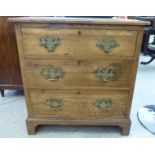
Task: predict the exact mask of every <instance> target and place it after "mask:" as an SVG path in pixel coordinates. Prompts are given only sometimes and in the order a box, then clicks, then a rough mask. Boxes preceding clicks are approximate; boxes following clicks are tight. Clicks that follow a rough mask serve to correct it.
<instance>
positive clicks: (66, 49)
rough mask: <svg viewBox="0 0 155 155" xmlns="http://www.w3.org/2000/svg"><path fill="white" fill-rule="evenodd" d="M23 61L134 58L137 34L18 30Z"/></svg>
mask: <svg viewBox="0 0 155 155" xmlns="http://www.w3.org/2000/svg"><path fill="white" fill-rule="evenodd" d="M21 32H22V39H23V49H24V55H25V57H34V58H35V57H41V58H44V57H45V58H46V57H47V58H49V57H52V58H54V57H55V58H83V59H99V58H100V59H102V58H104V57H105V56H106V58H108V57H109V58H111V57H118V58H123V57H124V58H125V57H134V53H135V44H136V38H137V31H130V30H101V29H84V28H83V29H80V28H79V29H77V28H76V29H55V28H22V29H21Z"/></svg>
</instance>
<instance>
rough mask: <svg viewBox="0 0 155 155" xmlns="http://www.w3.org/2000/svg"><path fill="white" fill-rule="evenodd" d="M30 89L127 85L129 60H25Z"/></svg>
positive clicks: (129, 70) (130, 64) (117, 86)
mask: <svg viewBox="0 0 155 155" xmlns="http://www.w3.org/2000/svg"><path fill="white" fill-rule="evenodd" d="M25 61H26V70H25V72H26V79H27V86H28V87H29V88H51V89H67V88H68V89H75V88H104V87H105V88H106V87H112V88H113V87H114V88H120V87H123V88H128V87H129V85H130V78H131V70H132V69H131V68H132V61H106V60H104V61H103V60H102V61H101V60H98V61H94V60H63V61H62V60H25Z"/></svg>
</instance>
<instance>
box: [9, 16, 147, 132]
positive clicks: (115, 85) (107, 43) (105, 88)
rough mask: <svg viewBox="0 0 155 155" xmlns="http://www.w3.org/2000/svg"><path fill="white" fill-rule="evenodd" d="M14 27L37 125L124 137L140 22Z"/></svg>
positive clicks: (35, 21)
mask: <svg viewBox="0 0 155 155" xmlns="http://www.w3.org/2000/svg"><path fill="white" fill-rule="evenodd" d="M10 21H11V22H14V23H15V29H16V37H17V43H18V50H19V57H20V65H21V71H22V78H23V82H24V90H25V96H26V103H27V109H28V118H27V129H28V133H29V134H34V133H35V129H36V127H37V126H38V125H111V126H112V125H113V126H119V127H121V128H122V134H124V135H127V134H128V133H129V129H130V118H129V117H130V116H129V115H130V108H131V103H132V96H133V92H134V84H135V78H136V71H137V65H138V58H139V52H140V48H141V41H142V36H143V26H144V25H145V24H149V23H147V22H143V21H130V20H129V21H128V20H126V21H122V20H107V19H106V20H104V19H81V18H80V19H78V18H77V19H75V18H74V19H73V18H52V17H49V18H47V17H46V18H45V17H37V18H35V17H25V18H14V19H13V18H12V19H10Z"/></svg>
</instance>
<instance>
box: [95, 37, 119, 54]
mask: <svg viewBox="0 0 155 155" xmlns="http://www.w3.org/2000/svg"><path fill="white" fill-rule="evenodd" d="M96 46H97V47H98V48H100V49H101V50H102V51H103V52H105V53H109V52H111V51H112V50H113V49H114V48H116V47H118V46H119V44H118V42H117V41H116V40H115V39H101V40H98V41H97V43H96Z"/></svg>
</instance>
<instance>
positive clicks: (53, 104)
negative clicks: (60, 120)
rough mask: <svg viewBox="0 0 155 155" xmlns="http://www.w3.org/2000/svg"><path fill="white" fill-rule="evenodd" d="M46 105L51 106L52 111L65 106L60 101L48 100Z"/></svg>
mask: <svg viewBox="0 0 155 155" xmlns="http://www.w3.org/2000/svg"><path fill="white" fill-rule="evenodd" d="M46 104H47V105H49V106H50V108H51V109H59V108H61V107H62V106H63V105H64V104H63V101H62V100H60V99H48V100H47V103H46Z"/></svg>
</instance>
